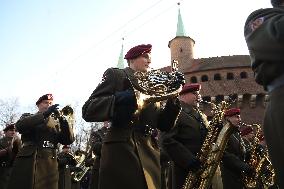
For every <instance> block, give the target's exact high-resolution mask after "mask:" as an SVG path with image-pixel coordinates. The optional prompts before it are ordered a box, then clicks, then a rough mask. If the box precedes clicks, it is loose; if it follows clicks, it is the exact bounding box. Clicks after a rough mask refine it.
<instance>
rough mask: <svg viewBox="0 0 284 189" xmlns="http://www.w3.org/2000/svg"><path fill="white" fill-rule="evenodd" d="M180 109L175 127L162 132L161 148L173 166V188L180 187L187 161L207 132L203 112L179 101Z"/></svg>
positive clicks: (199, 145)
mask: <svg viewBox="0 0 284 189" xmlns="http://www.w3.org/2000/svg"><path fill="white" fill-rule="evenodd" d="M181 105H182V110H181V113H180V115H179V117H178V121H177V123H176V127H174V128H173V129H172V130H171V131H170V132H168V133H166V134H163V138H162V148H163V149H164V150H165V151H166V152H167V154H168V155H169V156H170V158H171V159H172V161H173V162H174V166H173V174H174V178H173V179H174V180H173V185H174V186H173V188H181V187H182V184H183V183H184V181H185V177H186V175H187V174H188V172H189V163H190V161H192V159H193V158H195V156H196V155H197V153H198V152H199V151H200V149H201V147H202V144H203V141H204V139H205V137H206V134H207V128H208V125H209V123H208V121H207V118H206V116H205V115H204V114H202V113H201V112H198V111H197V110H195V109H194V108H192V106H189V105H187V104H185V103H183V102H181Z"/></svg>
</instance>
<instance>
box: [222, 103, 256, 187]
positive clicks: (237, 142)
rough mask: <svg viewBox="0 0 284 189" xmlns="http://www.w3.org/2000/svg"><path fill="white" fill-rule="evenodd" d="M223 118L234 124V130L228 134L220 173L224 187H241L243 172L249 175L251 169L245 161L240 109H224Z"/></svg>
mask: <svg viewBox="0 0 284 189" xmlns="http://www.w3.org/2000/svg"><path fill="white" fill-rule="evenodd" d="M224 117H225V120H226V121H228V122H230V123H231V124H232V125H234V126H235V128H236V130H235V132H234V133H233V134H232V135H231V136H230V138H229V141H228V143H227V147H226V150H225V152H224V155H223V158H222V162H221V173H222V181H223V188H224V189H242V188H244V183H243V181H242V176H243V174H247V175H250V174H252V173H253V169H252V168H251V167H250V166H249V165H248V164H247V163H245V158H246V155H247V149H246V145H245V143H244V140H243V139H242V137H241V135H240V132H239V126H240V123H241V116H240V109H238V108H231V109H228V110H226V111H225V114H224Z"/></svg>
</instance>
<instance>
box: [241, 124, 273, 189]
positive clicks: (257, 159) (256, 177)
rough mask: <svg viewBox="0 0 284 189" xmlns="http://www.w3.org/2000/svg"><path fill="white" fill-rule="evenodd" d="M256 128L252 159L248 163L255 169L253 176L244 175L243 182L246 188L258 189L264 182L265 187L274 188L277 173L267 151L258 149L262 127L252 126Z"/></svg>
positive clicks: (251, 152) (251, 147)
mask: <svg viewBox="0 0 284 189" xmlns="http://www.w3.org/2000/svg"><path fill="white" fill-rule="evenodd" d="M251 126H252V127H254V128H255V135H254V139H253V141H252V143H251V144H250V158H249V159H248V160H247V163H248V164H249V165H250V166H251V167H252V168H253V169H254V173H253V174H252V175H251V176H248V175H244V177H243V181H244V184H245V187H246V188H249V189H250V188H257V187H258V184H260V182H262V183H263V184H264V185H265V186H267V187H269V186H272V185H273V184H274V182H275V171H274V169H273V167H272V164H271V162H270V160H269V156H268V152H267V150H264V149H261V150H259V149H258V146H259V137H260V134H261V127H260V125H258V124H252V125H251Z"/></svg>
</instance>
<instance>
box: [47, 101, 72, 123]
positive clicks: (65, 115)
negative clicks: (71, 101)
mask: <svg viewBox="0 0 284 189" xmlns="http://www.w3.org/2000/svg"><path fill="white" fill-rule="evenodd" d="M60 119H63V120H66V121H67V122H68V125H69V126H70V127H71V128H73V125H74V123H75V118H74V110H73V108H72V107H71V106H70V105H67V106H65V107H63V108H62V109H61V110H58V111H57V112H55V113H52V114H51V115H50V116H49V119H48V122H47V125H48V126H49V127H54V126H55V125H60Z"/></svg>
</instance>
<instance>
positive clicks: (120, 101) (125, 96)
mask: <svg viewBox="0 0 284 189" xmlns="http://www.w3.org/2000/svg"><path fill="white" fill-rule="evenodd" d="M114 96H115V105H125V106H132V105H135V104H136V97H135V94H134V91H132V90H126V91H119V92H116V93H115V94H114Z"/></svg>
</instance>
